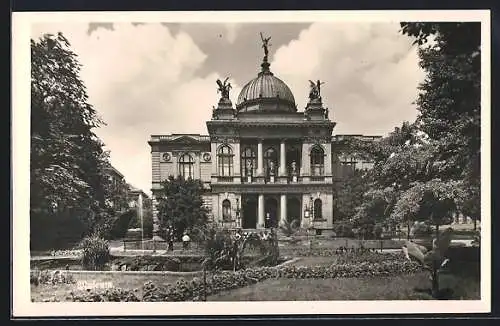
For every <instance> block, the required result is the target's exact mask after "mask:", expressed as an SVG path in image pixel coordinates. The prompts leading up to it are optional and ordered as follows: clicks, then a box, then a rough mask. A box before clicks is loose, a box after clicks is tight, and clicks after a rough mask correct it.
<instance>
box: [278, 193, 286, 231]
mask: <svg viewBox="0 0 500 326" xmlns="http://www.w3.org/2000/svg"><path fill="white" fill-rule="evenodd" d="M286 219H287V217H286V194H281V198H280V221H279V224H280V225H281V224H283V223H284V222H285V221H286Z"/></svg>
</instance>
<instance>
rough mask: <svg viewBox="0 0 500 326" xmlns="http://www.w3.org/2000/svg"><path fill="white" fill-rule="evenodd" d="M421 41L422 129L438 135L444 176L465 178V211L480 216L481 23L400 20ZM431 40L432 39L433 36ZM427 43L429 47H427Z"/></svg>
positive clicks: (419, 121)
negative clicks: (423, 75)
mask: <svg viewBox="0 0 500 326" xmlns="http://www.w3.org/2000/svg"><path fill="white" fill-rule="evenodd" d="M401 27H402V33H403V34H406V35H409V36H410V37H414V38H415V43H416V44H419V45H420V46H421V48H420V50H419V56H420V66H421V67H422V68H423V69H424V70H425V71H426V73H427V77H426V79H425V81H424V82H423V83H422V85H421V86H420V91H421V92H420V93H419V95H418V99H417V105H418V110H419V116H418V119H417V123H418V124H419V126H420V128H421V130H422V131H423V132H425V133H426V134H427V135H428V136H429V137H430V138H431V139H433V140H435V145H436V150H437V152H438V153H439V155H438V157H437V160H439V161H442V162H444V163H445V164H444V165H443V167H442V169H441V171H440V173H441V177H442V178H443V179H447V180H463V181H464V182H463V187H464V189H466V190H467V191H468V192H469V196H467V198H466V199H464V200H465V202H464V203H462V205H461V207H463V209H464V210H463V213H464V214H467V215H468V214H471V215H469V216H470V217H472V218H473V219H474V220H476V219H478V218H480V126H481V120H480V114H481V106H480V99H481V56H480V54H481V24H480V23H478V22H465V23H452V22H450V23H407V22H405V23H401ZM431 37H432V38H433V42H430V38H431ZM424 45H425V46H424Z"/></svg>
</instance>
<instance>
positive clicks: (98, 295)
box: [66, 288, 140, 302]
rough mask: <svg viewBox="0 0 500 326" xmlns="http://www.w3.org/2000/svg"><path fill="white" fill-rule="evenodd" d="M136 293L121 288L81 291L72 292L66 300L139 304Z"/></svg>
mask: <svg viewBox="0 0 500 326" xmlns="http://www.w3.org/2000/svg"><path fill="white" fill-rule="evenodd" d="M134 292H135V291H134V290H124V289H120V288H110V289H91V290H87V291H85V290H79V291H75V292H70V295H69V296H68V297H67V298H66V299H67V300H71V301H74V302H139V301H140V300H139V298H138V297H137V295H136V294H135V293H134Z"/></svg>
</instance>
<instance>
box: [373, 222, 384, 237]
mask: <svg viewBox="0 0 500 326" xmlns="http://www.w3.org/2000/svg"><path fill="white" fill-rule="evenodd" d="M383 232H384V228H383V227H382V225H380V224H375V227H374V228H373V237H374V239H377V240H380V239H382V233H383Z"/></svg>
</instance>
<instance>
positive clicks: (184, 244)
mask: <svg viewBox="0 0 500 326" xmlns="http://www.w3.org/2000/svg"><path fill="white" fill-rule="evenodd" d="M190 241H191V238H190V237H189V235H188V234H187V232H186V231H184V235H183V236H182V248H183V249H184V250H187V249H188V248H189V242H190Z"/></svg>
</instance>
